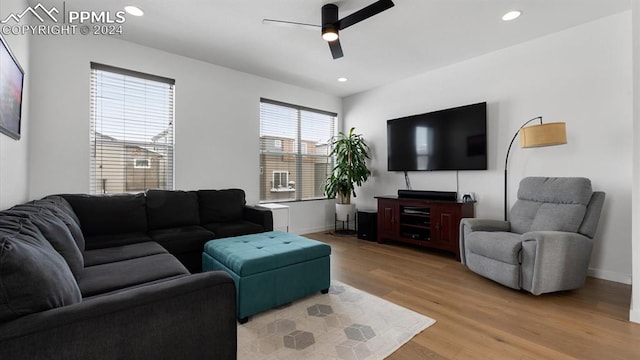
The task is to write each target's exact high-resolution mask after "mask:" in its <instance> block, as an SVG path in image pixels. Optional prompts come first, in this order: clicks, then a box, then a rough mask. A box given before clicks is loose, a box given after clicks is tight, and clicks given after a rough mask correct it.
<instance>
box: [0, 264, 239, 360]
mask: <svg viewBox="0 0 640 360" xmlns="http://www.w3.org/2000/svg"><path fill="white" fill-rule="evenodd" d="M236 326H237V325H236V291H235V285H234V283H233V280H232V279H231V277H230V276H229V275H228V274H226V273H224V272H207V273H201V274H194V275H190V276H185V277H181V278H177V279H172V280H168V281H166V282H162V283H156V284H152V285H148V286H142V287H138V288H135V289H131V290H126V291H122V292H118V293H113V294H109V295H104V296H99V297H94V298H89V299H86V300H84V301H83V302H81V303H78V304H74V305H70V306H65V307H61V308H57V309H52V310H48V311H43V312H40V313H35V314H32V315H28V316H24V317H22V318H19V319H16V320H14V321H11V322H7V323H5V324H2V325H0V358H2V359H204V358H210V357H211V356H213V355H215V357H216V359H235V358H236V352H237V350H236V346H237V328H236Z"/></svg>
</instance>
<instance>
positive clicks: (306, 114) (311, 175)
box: [260, 99, 337, 202]
mask: <svg viewBox="0 0 640 360" xmlns="http://www.w3.org/2000/svg"><path fill="white" fill-rule="evenodd" d="M336 116H337V114H334V113H330V112H326V111H321V110H315V109H309V108H305V107H301V106H296V105H291V104H285V103H281V102H277V101H273V100H267V99H261V100H260V201H270V202H271V201H292V200H308V199H322V198H325V197H326V196H325V194H324V190H323V188H322V185H323V183H324V181H325V179H326V178H327V177H328V176H329V174H330V173H331V169H332V168H333V159H332V157H330V156H329V152H330V141H331V138H332V137H333V135H334V134H335V126H336Z"/></svg>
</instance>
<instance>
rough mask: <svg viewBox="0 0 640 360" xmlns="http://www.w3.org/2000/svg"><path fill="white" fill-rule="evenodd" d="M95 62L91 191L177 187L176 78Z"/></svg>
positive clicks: (92, 80)
mask: <svg viewBox="0 0 640 360" xmlns="http://www.w3.org/2000/svg"><path fill="white" fill-rule="evenodd" d="M90 68H91V87H90V109H91V114H90V136H89V138H90V139H89V140H90V166H89V168H90V190H89V191H90V193H92V194H96V193H117V192H140V191H145V190H147V189H148V188H157V189H166V190H173V189H174V178H175V176H174V169H175V164H174V158H175V156H174V149H175V144H174V127H175V107H174V99H175V94H174V91H175V80H173V79H169V78H164V77H161V76H156V75H150V74H145V73H141V72H137V71H132V70H128V69H122V68H118V67H113V66H109V65H104V64H98V63H94V62H91V64H90ZM129 96H131V97H129ZM160 110H162V111H160ZM131 129H135V130H131ZM140 155H141V156H140ZM145 155H147V156H148V155H151V157H147V156H145ZM156 155H157V156H158V159H160V161H155V160H153V159H152V157H154V156H156ZM139 160H146V161H147V164H148V165H147V166H144V165H142V166H140V164H138V161H139ZM130 161H133V164H131V162H130ZM132 165H133V166H132ZM127 168H128V169H131V168H133V169H139V170H138V171H136V172H134V173H131V172H130V170H129V171H127ZM144 170H150V171H151V172H150V173H148V174H147V173H144V174H143V175H141V172H142V171H144ZM150 178H151V179H153V180H151V181H150V180H149V179H150ZM109 184H116V185H111V186H110V185H109Z"/></svg>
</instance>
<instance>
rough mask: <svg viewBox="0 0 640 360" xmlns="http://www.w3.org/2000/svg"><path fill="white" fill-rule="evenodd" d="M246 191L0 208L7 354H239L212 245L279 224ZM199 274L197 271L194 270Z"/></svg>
mask: <svg viewBox="0 0 640 360" xmlns="http://www.w3.org/2000/svg"><path fill="white" fill-rule="evenodd" d="M272 228H273V225H272V217H271V212H269V211H263V210H258V209H255V208H251V207H248V206H246V204H245V199H244V191H242V190H239V189H228V190H199V191H159V190H149V191H147V193H146V194H122V195H110V196H96V195H83V194H65V195H60V196H49V197H46V198H44V199H41V200H35V201H32V202H29V203H26V204H21V205H17V206H14V207H13V208H11V209H9V210H5V211H2V212H0V359H194V358H209V357H211V356H213V355H215V358H216V359H234V358H235V356H236V300H235V296H236V292H235V286H234V283H233V281H232V280H231V278H230V277H229V276H228V275H227V274H226V273H224V272H207V273H196V272H199V271H200V269H201V257H202V250H203V246H204V243H205V242H207V241H209V240H212V239H215V238H221V237H227V236H235V235H241V234H250V233H257V232H262V231H270V230H272ZM192 273H196V274H192Z"/></svg>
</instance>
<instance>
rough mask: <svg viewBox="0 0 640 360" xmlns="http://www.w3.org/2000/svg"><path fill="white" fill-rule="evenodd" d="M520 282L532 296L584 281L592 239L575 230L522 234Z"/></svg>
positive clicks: (574, 287)
mask: <svg viewBox="0 0 640 360" xmlns="http://www.w3.org/2000/svg"><path fill="white" fill-rule="evenodd" d="M521 239H522V265H521V266H522V273H521V276H522V284H521V287H522V288H523V289H525V290H527V291H530V292H531V293H532V294H534V295H540V294H543V293H547V292H553V291H562V290H571V289H576V288H579V287H580V286H582V285H583V284H584V281H585V279H586V277H587V271H588V269H589V261H590V259H591V250H592V248H593V240H591V239H590V238H589V237H587V236H584V235H582V234H578V233H570V232H562V231H531V232H527V233H524V234H522V236H521Z"/></svg>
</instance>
